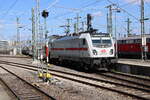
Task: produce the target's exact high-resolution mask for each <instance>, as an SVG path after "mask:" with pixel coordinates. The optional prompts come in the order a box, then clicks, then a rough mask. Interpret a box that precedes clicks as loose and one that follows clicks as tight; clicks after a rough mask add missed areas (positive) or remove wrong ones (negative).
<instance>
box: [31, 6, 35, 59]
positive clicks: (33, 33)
mask: <svg viewBox="0 0 150 100" xmlns="http://www.w3.org/2000/svg"><path fill="white" fill-rule="evenodd" d="M32 51H33V61H35V59H36V37H35V11H34V8H32Z"/></svg>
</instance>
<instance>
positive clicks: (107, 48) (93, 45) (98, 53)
mask: <svg viewBox="0 0 150 100" xmlns="http://www.w3.org/2000/svg"><path fill="white" fill-rule="evenodd" d="M114 58H115V49H114V41H113V39H112V37H111V36H110V35H109V34H104V33H96V32H95V33H90V32H83V33H79V34H75V35H70V36H67V35H66V36H63V37H59V36H55V37H54V38H51V39H50V41H49V61H50V62H67V63H69V62H71V63H72V62H76V63H78V64H80V65H79V66H81V67H86V68H88V69H102V68H107V69H109V67H110V65H111V64H112V63H113V62H114V61H115V60H114Z"/></svg>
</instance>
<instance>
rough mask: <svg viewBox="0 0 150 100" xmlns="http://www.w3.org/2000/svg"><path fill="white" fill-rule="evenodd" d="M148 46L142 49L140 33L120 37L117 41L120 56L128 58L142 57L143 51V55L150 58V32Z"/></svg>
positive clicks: (147, 35)
mask: <svg viewBox="0 0 150 100" xmlns="http://www.w3.org/2000/svg"><path fill="white" fill-rule="evenodd" d="M145 37H146V39H145V40H146V46H145V48H143V49H142V50H141V47H142V39H141V36H140V35H137V36H130V37H124V38H120V39H118V41H117V44H118V45H117V47H118V56H119V57H128V58H141V51H144V52H143V55H146V56H147V58H150V34H146V35H145Z"/></svg>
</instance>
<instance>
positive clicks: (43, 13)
mask: <svg viewBox="0 0 150 100" xmlns="http://www.w3.org/2000/svg"><path fill="white" fill-rule="evenodd" d="M48 16H49V12H48V11H46V10H43V12H42V17H44V18H47V17H48Z"/></svg>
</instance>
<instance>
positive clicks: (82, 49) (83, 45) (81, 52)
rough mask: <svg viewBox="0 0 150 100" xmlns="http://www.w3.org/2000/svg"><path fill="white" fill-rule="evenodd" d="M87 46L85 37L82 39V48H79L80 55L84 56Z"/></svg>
mask: <svg viewBox="0 0 150 100" xmlns="http://www.w3.org/2000/svg"><path fill="white" fill-rule="evenodd" d="M85 47H86V40H85V39H81V42H80V50H79V53H80V57H81V58H82V57H84V56H85V55H84V48H85Z"/></svg>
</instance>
